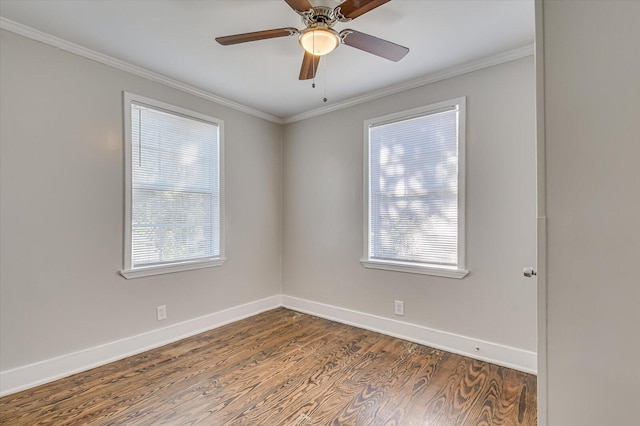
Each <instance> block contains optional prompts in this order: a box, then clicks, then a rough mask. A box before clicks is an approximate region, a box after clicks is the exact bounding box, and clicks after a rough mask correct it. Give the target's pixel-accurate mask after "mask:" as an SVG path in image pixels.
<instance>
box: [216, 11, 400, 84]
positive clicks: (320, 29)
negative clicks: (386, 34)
mask: <svg viewBox="0 0 640 426" xmlns="http://www.w3.org/2000/svg"><path fill="white" fill-rule="evenodd" d="M284 1H285V2H286V3H287V4H288V5H289V6H290V7H291V8H292V9H293V10H295V11H296V12H297V13H298V15H300V16H301V17H302V22H303V23H304V25H305V28H304V29H303V30H298V29H297V28H293V27H287V28H277V29H273V30H265V31H256V32H251V33H243V34H235V35H230V36H225V37H216V41H217V42H218V43H220V44H222V45H224V46H228V45H231V44H237V43H246V42H248V41H257V40H265V39H269V38H276V37H287V36H294V35H297V36H298V41H299V42H300V45H301V46H302V48H303V49H304V50H305V52H304V57H303V59H302V68H301V69H300V77H299V78H300V80H308V79H311V78H314V77H315V75H316V71H317V70H318V63H319V62H320V57H321V56H323V55H326V54H327V53H329V52H331V51H333V50H334V49H335V48H337V47H338V46H339V45H340V44H346V45H347V46H351V47H355V48H356V49H360V50H364V51H365V52H369V53H373V54H374V55H377V56H380V57H382V58H385V59H389V60H391V61H394V62H397V61H399V60H400V59H402V58H403V57H404V56H405V55H406V54H407V53H409V49H408V48H406V47H404V46H400V45H398V44H395V43H392V42H390V41H387V40H383V39H380V38H377V37H374V36H372V35H369V34H365V33H361V32H359V31H356V30H352V29H346V30H342V31H340V32H337V31H336V30H334V29H333V26H334V25H335V23H336V22H349V21H351V20H352V19H355V18H357V17H358V16H360V15H363V14H365V13H367V12H369V11H370V10H372V9H375V8H376V7H378V6H381V5H383V4H385V3H387V2H388V1H390V0H346V1H345V0H324V1H314V3H315V4H317V5H316V6H313V5H312V4H311V3H310V2H309V0H284ZM331 3H333V4H335V3H340V4H339V5H338V6H336V7H331Z"/></svg>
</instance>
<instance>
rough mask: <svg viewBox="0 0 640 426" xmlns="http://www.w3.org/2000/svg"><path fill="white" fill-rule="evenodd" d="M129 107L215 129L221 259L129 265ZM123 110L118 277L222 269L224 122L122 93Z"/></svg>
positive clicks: (130, 149) (130, 152) (130, 154)
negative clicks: (121, 237) (121, 242)
mask: <svg viewBox="0 0 640 426" xmlns="http://www.w3.org/2000/svg"><path fill="white" fill-rule="evenodd" d="M132 103H136V104H142V105H147V106H149V107H151V108H154V109H159V110H163V111H165V112H167V113H170V114H173V115H182V116H184V117H187V118H191V119H195V120H200V121H204V122H207V123H212V124H215V125H216V126H218V150H219V152H218V158H219V165H218V167H219V175H220V176H219V185H220V187H219V200H220V229H219V231H220V255H219V256H215V257H206V258H200V259H188V260H181V261H177V262H173V263H165V264H161V265H151V266H141V267H137V268H134V267H133V265H132V259H131V256H132V247H131V241H132V236H131V233H132V210H133V209H132V205H133V198H132V197H133V191H132V180H133V176H132V173H133V169H132V161H133V158H132V137H131V105H132ZM123 106H124V108H123V109H124V141H125V146H124V160H125V161H124V163H125V167H124V171H125V176H124V197H125V200H124V228H125V229H124V259H123V264H124V269H122V270H121V271H120V275H122V276H123V277H125V278H126V279H132V278H141V277H146V276H151V275H160V274H168V273H173V272H180V271H188V270H194V269H201V268H209V267H214V266H220V265H222V264H223V263H224V262H225V261H226V260H227V259H226V257H225V238H224V237H225V225H224V223H225V221H224V210H225V198H224V121H222V120H220V119H217V118H214V117H211V116H208V115H205V114H201V113H199V112H195V111H191V110H188V109H185V108H181V107H178V106H175V105H171V104H167V103H165V102H161V101H157V100H155V99H151V98H147V97H144V96H140V95H136V94H134V93H130V92H126V91H125V92H123Z"/></svg>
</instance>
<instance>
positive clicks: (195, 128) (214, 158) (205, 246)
mask: <svg viewBox="0 0 640 426" xmlns="http://www.w3.org/2000/svg"><path fill="white" fill-rule="evenodd" d="M130 108H131V111H130V112H131V156H130V159H131V213H130V214H131V218H130V221H131V223H130V226H131V228H130V232H131V234H130V244H131V259H130V263H131V264H130V267H131V268H132V269H135V268H140V267H150V266H159V265H166V264H174V263H176V262H184V261H193V260H201V259H209V258H215V257H219V256H220V255H221V247H220V245H221V240H220V229H221V227H220V225H221V223H220V220H221V218H220V211H221V206H220V202H221V200H220V132H219V126H218V125H217V124H215V123H212V122H207V121H203V120H199V119H195V118H192V117H187V116H185V115H181V114H174V113H171V112H168V111H165V110H162V109H158V108H154V107H151V106H149V105H145V104H142V103H136V102H132V103H131V104H130Z"/></svg>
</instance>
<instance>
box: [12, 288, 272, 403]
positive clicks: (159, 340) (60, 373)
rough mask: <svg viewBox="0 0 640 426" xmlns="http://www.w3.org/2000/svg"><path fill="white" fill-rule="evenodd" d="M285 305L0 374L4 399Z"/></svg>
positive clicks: (238, 309)
mask: <svg viewBox="0 0 640 426" xmlns="http://www.w3.org/2000/svg"><path fill="white" fill-rule="evenodd" d="M281 305H282V297H281V296H280V295H276V296H271V297H267V298H265V299H261V300H256V301H253V302H249V303H246V304H244V305H239V306H234V307H232V308H229V309H225V310H222V311H218V312H214V313H212V314H209V315H205V316H202V317H199V318H194V319H191V320H188V321H184V322H180V323H177V324H172V325H169V326H167V327H164V328H159V329H156V330H151V331H148V332H146V333H142V334H138V335H136V336H131V337H126V338H124V339H120V340H116V341H114V342H109V343H106V344H103V345H99V346H94V347H92V348H87V349H84V350H81V351H78V352H73V353H70V354H66V355H62V356H59V357H55V358H51V359H47V360H44V361H40V362H36V363H34V364H29V365H24V366H21V367H18V368H14V369H11V370H6V371H2V372H0V396H4V395H8V394H11V393H15V392H19V391H21V390H24V389H28V388H31V387H34V386H38V385H41V384H44V383H48V382H52V381H54V380H57V379H60V378H62V377H67V376H70V375H72V374H75V373H79V372H82V371H86V370H90V369H92V368H95V367H98V366H101V365H104V364H107V363H109V362H113V361H116V360H119V359H122V358H126V357H128V356H131V355H135V354H139V353H141V352H144V351H148V350H149V349H153V348H157V347H160V346H163V345H166V344H168V343H172V342H175V341H178V340H180V339H184V338H186V337H189V336H193V335H195V334H198V333H202V332H204V331H207V330H211V329H214V328H217V327H220V326H223V325H225V324H228V323H231V322H234V321H238V320H241V319H243V318H247V317H250V316H253V315H256V314H259V313H261V312H264V311H268V310H270V309H275V308H277V307H279V306H281Z"/></svg>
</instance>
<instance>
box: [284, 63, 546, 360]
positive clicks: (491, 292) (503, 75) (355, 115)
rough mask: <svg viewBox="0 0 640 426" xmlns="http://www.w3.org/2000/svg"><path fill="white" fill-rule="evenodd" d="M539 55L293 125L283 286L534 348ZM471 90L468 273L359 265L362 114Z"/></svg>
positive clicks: (289, 129) (288, 138)
mask: <svg viewBox="0 0 640 426" xmlns="http://www.w3.org/2000/svg"><path fill="white" fill-rule="evenodd" d="M534 80H535V78H534V64H533V58H532V57H528V58H524V59H520V60H517V61H513V62H509V63H505V64H502V65H499V66H495V67H491V68H487V69H483V70H480V71H476V72H473V73H469V74H466V75H462V76H458V77H455V78H452V79H448V80H444V81H440V82H437V83H433V84H430V85H428V86H423V87H420V88H418V89H414V90H411V91H407V92H403V93H399V94H396V95H392V96H388V97H385V98H381V99H378V100H374V101H371V102H367V103H366V104H361V105H357V106H354V107H351V108H348V109H343V110H339V111H336V112H333V113H329V114H326V115H323V116H320V117H315V118H310V119H307V120H304V121H301V122H296V123H292V124H289V125H287V126H286V128H285V133H284V140H285V142H284V179H283V182H284V223H285V227H284V239H283V244H284V247H283V256H284V257H283V293H284V294H287V295H290V296H295V297H300V298H303V299H309V300H313V301H316V302H321V303H326V304H330V305H335V306H339V307H343V308H348V309H353V310H356V311H360V312H365V313H369V314H374V315H379V316H383V317H390V318H398V317H394V315H393V301H394V299H401V300H404V301H405V311H406V315H405V317H404V318H403V320H404V321H407V322H410V323H414V324H418V325H422V326H426V327H430V328H434V329H438V330H442V331H446V332H451V333H456V334H461V335H465V336H469V337H473V338H476V339H483V340H488V341H490V342H495V343H501V344H504V345H508V346H513V347H516V348H520V349H525V350H531V351H535V350H536V286H535V281H533V280H527V279H525V278H523V276H522V268H523V266H528V265H533V264H535V260H536V175H535V173H536V171H535V152H536V150H535V137H534V135H535V117H534V106H535V105H534V94H535V82H534ZM459 96H467V216H466V219H467V264H468V265H467V266H468V268H469V269H470V271H471V273H470V274H469V275H468V276H467V277H466V278H464V279H462V280H456V279H447V278H439V277H433V276H426V275H416V274H409V273H400V272H389V271H380V270H371V269H365V268H363V267H362V266H361V265H360V263H359V259H360V258H361V257H362V254H363V253H362V232H363V230H362V229H363V219H362V217H363V213H362V202H363V201H362V200H363V176H362V173H363V171H362V170H363V140H362V139H363V136H362V133H363V121H364V120H366V119H368V118H373V117H377V116H381V115H385V114H389V113H394V112H398V111H403V110H406V109H409V108H414V107H418V106H423V105H427V104H430V103H434V102H438V101H442V100H446V99H451V98H455V97H459Z"/></svg>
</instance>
